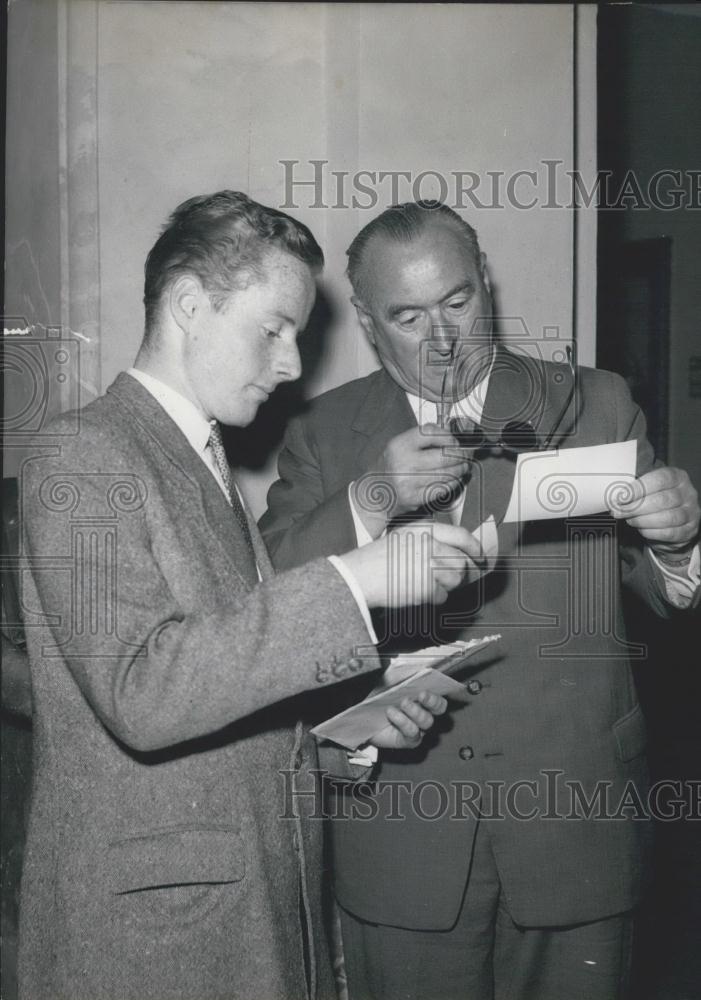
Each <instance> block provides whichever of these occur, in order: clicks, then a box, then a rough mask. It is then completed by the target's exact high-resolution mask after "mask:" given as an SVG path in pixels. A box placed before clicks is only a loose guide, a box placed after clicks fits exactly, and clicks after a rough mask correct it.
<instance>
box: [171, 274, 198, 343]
mask: <svg viewBox="0 0 701 1000" xmlns="http://www.w3.org/2000/svg"><path fill="white" fill-rule="evenodd" d="M206 299H207V293H206V292H205V290H204V288H203V287H202V282H201V281H200V280H199V278H196V277H195V275H194V274H181V275H180V277H179V278H176V279H175V281H174V282H173V284H172V285H171V286H170V289H169V292H168V307H169V309H170V314H171V316H172V317H173V319H174V321H175V323H176V325H177V326H178V327H180V329H181V330H182V332H183V333H185V334H187V333H189V332H190V329H191V327H192V323H193V320H194V319H195V317H196V316H197V314H198V312H199V311H200V310H201V309H202V306H203V305H204V302H205V300H206Z"/></svg>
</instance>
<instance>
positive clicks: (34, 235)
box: [3, 0, 61, 476]
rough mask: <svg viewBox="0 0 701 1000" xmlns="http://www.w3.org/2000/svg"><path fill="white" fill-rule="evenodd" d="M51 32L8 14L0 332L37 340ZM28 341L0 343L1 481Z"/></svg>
mask: <svg viewBox="0 0 701 1000" xmlns="http://www.w3.org/2000/svg"><path fill="white" fill-rule="evenodd" d="M57 30H58V26H57V8H56V5H55V4H53V3H48V4H47V3H44V2H42V0H24V2H22V3H20V4H15V5H14V7H13V9H12V10H11V11H10V12H9V16H8V38H7V114H6V125H5V127H6V132H5V135H6V163H5V185H6V187H5V192H6V212H5V267H6V271H5V305H4V313H5V315H4V320H3V326H4V328H5V329H9V330H18V329H27V324H28V325H29V326H30V327H34V328H35V330H34V331H32V332H33V333H36V334H38V335H39V337H40V336H41V334H42V332H43V331H44V330H45V329H46V328H47V327H50V326H52V325H54V324H59V323H60V322H61V267H60V224H59V198H58V185H59V156H58V148H59V123H58V116H57V109H58V52H57ZM27 122H31V123H32V125H31V128H28V127H27ZM34 339H35V338H34V337H33V336H31V335H26V334H25V335H24V336H19V335H15V336H12V335H10V336H6V337H5V338H4V349H5V363H6V364H7V366H8V373H9V375H8V377H7V378H6V379H5V386H4V389H5V398H4V415H5V420H6V423H5V425H4V427H5V432H6V437H5V441H4V444H5V450H4V473H3V474H4V475H5V476H13V475H15V474H16V472H17V468H18V464H19V460H20V457H21V455H22V453H23V448H22V445H23V440H24V439H23V437H22V431H23V429H24V428H26V426H27V422H26V420H25V419H23V416H22V415H24V416H27V415H28V414H27V407H28V400H29V399H31V397H32V395H33V393H34V390H35V388H36V386H35V383H34V380H33V377H32V368H31V365H28V364H27V363H26V361H27V354H25V353H23V352H26V351H29V352H30V354H32V355H33V356H34V357H36V351H33V349H32V347H33V345H32V347H29V346H28V345H29V343H30V341H33V340H34ZM31 409H32V410H33V408H31ZM33 412H36V411H33ZM29 416H31V414H29ZM15 431H16V432H17V433H16V434H15V433H13V432H15ZM9 434H12V437H11V439H8V437H9Z"/></svg>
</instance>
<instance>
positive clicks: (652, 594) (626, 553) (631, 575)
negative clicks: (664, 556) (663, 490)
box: [606, 372, 677, 618]
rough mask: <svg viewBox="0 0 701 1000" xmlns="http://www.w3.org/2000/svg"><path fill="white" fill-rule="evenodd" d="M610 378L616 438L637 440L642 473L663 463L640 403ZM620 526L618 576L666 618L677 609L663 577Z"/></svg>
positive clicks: (636, 538)
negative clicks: (652, 441) (668, 593)
mask: <svg viewBox="0 0 701 1000" xmlns="http://www.w3.org/2000/svg"><path fill="white" fill-rule="evenodd" d="M606 374H607V375H608V376H609V378H610V379H611V383H612V385H611V389H612V398H613V400H614V405H615V414H616V437H615V440H617V441H631V440H635V441H637V444H638V457H637V467H636V475H638V476H643V475H644V474H645V473H646V472H649V471H650V470H651V469H655V468H659V467H660V466H662V465H663V463H662V462H661V461H659V460H658V459H656V458H655V454H654V451H653V448H652V445H651V444H650V442H649V440H648V437H647V422H646V420H645V416H644V414H643V412H642V410H641V409H640V407H639V406H638V405H637V404H636V403H635V402H634V400H633V397H632V396H631V394H630V390H629V388H628V385H627V383H626V381H625V379H624V378H622V377H621V376H620V375H617V374H615V373H613V372H607V373H606ZM619 528H620V539H621V543H620V558H621V579H622V582H623V584H624V586H625V587H627V588H628V589H629V590H630V591H632V592H633V593H634V594H636V595H637V597H639V598H640V599H641V600H642V601H644V602H645V604H647V605H648V607H650V608H651V609H652V610H653V611H654V612H655V613H656V614H657V615H659V616H660V617H661V618H669V617H671V616H672V615H674V614H675V613H677V609H676V608H674V606H673V605H672V604H670V602H669V601H668V600H667V592H666V589H665V585H664V578H663V575H662V573H661V572H660V570H659V569H658V568H657V566H656V565H655V563H654V561H653V560H652V559H651V558H650V556H649V553H648V552H647V551H646V549H647V546H646V545H645V542H644V540H643V538H642V536H641V535H640V534H639V533H638V532H637V531H636V530H635V529H634V528H629V527H628V526H627V525H626V524H621V525H620V526H619Z"/></svg>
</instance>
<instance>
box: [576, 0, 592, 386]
mask: <svg viewBox="0 0 701 1000" xmlns="http://www.w3.org/2000/svg"><path fill="white" fill-rule="evenodd" d="M573 17H574V74H575V79H574V122H573V129H574V157H573V160H574V162H573V165H572V166H573V169H574V170H576V171H577V172H578V173H579V175H580V176H581V178H582V180H583V181H584V184H585V186H586V190H587V191H591V190H592V189H593V187H594V183H595V180H596V172H597V168H598V164H597V148H596V17H597V9H596V6H595V5H591V4H575V5H574V8H573ZM573 212H574V213H575V219H574V232H573V239H574V248H573V249H574V262H575V267H574V269H573V281H574V287H573V289H572V295H573V316H574V330H573V335H574V339H575V342H576V344H577V360H578V361H579V363H580V364H583V365H591V366H592V367H593V366H594V364H595V363H596V257H597V246H596V233H597V214H596V213H597V210H596V205H595V202H592V204H591V205H589V206H588V207H586V206H585V205H579V206H578V207H576V208H573Z"/></svg>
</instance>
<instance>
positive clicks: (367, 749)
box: [347, 743, 378, 767]
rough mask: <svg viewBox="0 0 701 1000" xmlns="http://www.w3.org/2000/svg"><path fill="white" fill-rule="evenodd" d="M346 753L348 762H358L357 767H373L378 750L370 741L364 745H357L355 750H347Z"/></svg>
mask: <svg viewBox="0 0 701 1000" xmlns="http://www.w3.org/2000/svg"><path fill="white" fill-rule="evenodd" d="M347 753H348V763H349V764H358V766H359V767H373V766H374V765H375V764H376V763H377V758H378V750H377V747H374V746H372V744H371V743H368V744H367V746H364V747H358V749H357V750H353V751H350V750H349V751H347Z"/></svg>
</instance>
